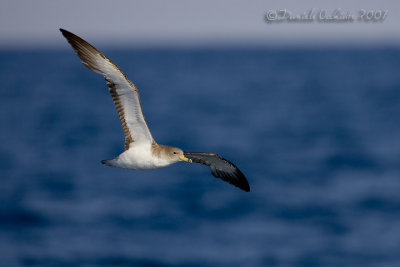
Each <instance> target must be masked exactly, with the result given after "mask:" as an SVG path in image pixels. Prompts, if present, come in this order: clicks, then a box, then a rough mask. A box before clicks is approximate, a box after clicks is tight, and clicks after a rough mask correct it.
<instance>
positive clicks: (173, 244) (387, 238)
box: [0, 48, 400, 266]
mask: <svg viewBox="0 0 400 267" xmlns="http://www.w3.org/2000/svg"><path fill="white" fill-rule="evenodd" d="M104 52H105V54H106V55H108V56H109V57H110V58H111V59H112V60H113V61H115V62H116V63H117V64H118V65H119V66H120V67H121V69H122V70H123V71H124V72H125V73H126V75H127V76H128V77H129V78H130V79H131V80H132V81H133V82H134V83H135V84H136V86H137V87H138V88H139V91H140V94H141V101H142V106H143V109H144V114H145V116H146V119H147V121H148V124H149V127H150V129H151V131H152V133H153V136H154V138H155V140H156V141H157V142H158V143H160V144H167V145H173V146H178V147H180V148H182V149H183V150H188V151H205V152H216V153H219V154H221V155H223V156H224V157H226V158H227V159H229V160H231V161H233V162H235V163H236V164H237V165H238V166H239V167H240V168H241V170H242V171H243V172H244V173H245V174H246V176H247V177H248V180H249V183H250V186H251V189H252V191H251V192H250V193H246V192H243V191H240V190H239V189H237V188H235V187H233V186H231V185H229V184H227V183H224V182H222V181H220V180H218V179H215V178H213V177H212V176H211V174H210V171H209V169H208V168H206V167H205V166H201V165H197V164H191V165H190V164H186V163H179V164H175V165H173V166H171V167H168V168H164V169H159V170H151V171H130V170H124V169H117V168H110V167H107V166H104V165H101V164H100V160H102V159H107V158H111V157H114V156H117V155H118V154H119V153H120V152H122V149H123V134H122V130H121V127H120V124H119V120H118V117H117V114H116V111H115V109H114V106H113V103H112V101H111V97H110V96H109V93H108V90H107V87H106V85H105V83H104V80H103V79H102V78H101V76H99V75H96V74H94V73H92V72H91V71H89V70H87V69H86V68H84V67H83V66H82V65H81V64H80V62H79V60H78V58H77V57H76V55H75V54H74V53H73V51H72V50H64V51H7V50H3V51H1V52H0V78H1V84H2V85H1V89H0V95H1V98H0V107H1V116H0V124H1V131H0V138H1V145H0V177H1V184H0V199H1V201H0V265H1V266H399V265H400V253H399V252H400V227H399V225H400V194H399V190H400V180H399V177H400V141H399V136H400V115H399V114H400V75H399V74H400V51H399V50H397V49H384V48H381V49H378V48H376V49H364V50H356V49H354V50H351V49H303V50H294V49H287V50H279V49H270V50H239V49H238V50H229V51H222V50H211V49H210V50H182V51H180V50H133V51H129V50H123V51H116V50H106V51H104Z"/></svg>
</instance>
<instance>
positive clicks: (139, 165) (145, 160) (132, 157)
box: [115, 144, 175, 170]
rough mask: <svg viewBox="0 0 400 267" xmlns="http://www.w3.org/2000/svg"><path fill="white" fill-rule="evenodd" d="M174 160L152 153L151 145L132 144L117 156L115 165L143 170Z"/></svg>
mask: <svg viewBox="0 0 400 267" xmlns="http://www.w3.org/2000/svg"><path fill="white" fill-rule="evenodd" d="M172 163H175V161H171V160H168V159H165V158H160V157H157V156H155V155H153V154H152V150H151V145H147V144H146V145H133V146H131V147H130V148H129V149H128V150H126V151H125V152H124V153H122V154H121V155H119V156H118V158H117V159H116V161H115V166H116V167H120V168H126V169H134V170H145V169H157V168H161V167H165V166H168V165H170V164H172Z"/></svg>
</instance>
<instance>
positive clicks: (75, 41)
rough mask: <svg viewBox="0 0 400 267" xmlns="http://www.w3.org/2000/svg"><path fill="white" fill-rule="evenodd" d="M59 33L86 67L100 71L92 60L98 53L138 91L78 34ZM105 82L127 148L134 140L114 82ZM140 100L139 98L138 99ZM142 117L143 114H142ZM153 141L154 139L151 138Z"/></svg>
mask: <svg viewBox="0 0 400 267" xmlns="http://www.w3.org/2000/svg"><path fill="white" fill-rule="evenodd" d="M60 31H61V33H62V34H63V35H64V37H65V38H66V39H67V40H68V42H69V43H70V45H71V46H72V48H73V49H74V50H75V51H76V53H77V54H78V56H79V57H80V58H81V60H82V64H83V65H85V66H86V67H88V68H89V69H91V70H93V71H95V72H100V73H101V70H100V67H99V66H98V65H97V63H96V61H95V60H94V57H95V56H97V55H100V56H101V57H102V58H104V59H105V60H107V61H108V62H110V63H111V64H112V65H113V66H114V67H115V68H116V69H117V70H118V71H119V72H121V74H122V75H123V76H124V78H125V79H126V80H127V81H128V82H129V83H130V84H131V86H132V88H133V89H134V90H135V91H136V92H137V93H138V90H137V88H136V86H135V85H134V84H133V83H132V82H131V81H130V80H129V79H128V78H127V77H126V76H125V74H124V73H123V72H122V71H121V70H120V68H118V66H117V65H115V64H114V62H112V61H111V60H110V59H109V58H107V57H106V56H105V55H104V54H103V53H101V52H100V51H99V50H97V49H96V48H95V47H94V46H92V45H91V44H89V43H88V42H86V41H85V40H83V39H82V38H80V37H79V36H77V35H75V34H73V33H71V32H69V31H67V30H64V29H60ZM106 83H107V85H108V89H109V91H110V94H111V97H112V99H113V101H114V104H115V107H116V109H117V112H118V117H119V120H120V121H121V125H122V130H123V131H124V135H125V150H128V149H129V145H130V144H131V143H132V142H133V141H134V139H133V137H132V135H131V133H130V131H129V129H128V127H127V125H126V121H125V114H124V109H123V107H122V104H121V100H120V98H119V95H118V93H117V91H116V88H115V84H114V83H113V82H112V81H110V80H108V79H107V78H106ZM139 101H140V100H139ZM143 117H144V116H143ZM153 142H154V143H155V141H154V140H153Z"/></svg>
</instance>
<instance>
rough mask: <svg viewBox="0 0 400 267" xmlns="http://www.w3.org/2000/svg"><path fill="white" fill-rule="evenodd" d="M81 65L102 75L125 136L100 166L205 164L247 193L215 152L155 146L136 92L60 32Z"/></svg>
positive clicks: (95, 53)
mask: <svg viewBox="0 0 400 267" xmlns="http://www.w3.org/2000/svg"><path fill="white" fill-rule="evenodd" d="M60 31H61V33H62V34H63V35H64V37H65V38H66V39H67V40H68V42H69V43H70V45H71V46H72V48H73V49H74V50H75V52H76V53H77V54H78V56H79V57H80V59H81V60H82V63H83V65H85V66H86V67H88V68H89V69H91V70H92V71H94V72H96V73H99V74H101V75H103V76H104V78H105V80H106V83H107V85H108V89H109V91H110V94H111V97H112V99H113V101H114V104H115V107H116V109H117V112H118V116H119V119H120V121H121V124H122V129H123V131H124V134H125V151H124V152H123V153H121V154H120V155H119V156H118V157H116V158H113V159H108V160H102V161H101V163H103V164H105V165H108V166H113V167H119V168H126V169H133V170H145V169H157V168H162V167H166V166H168V165H171V164H173V163H176V162H178V161H186V162H189V163H191V162H196V163H200V164H204V165H207V166H209V167H210V168H211V173H212V175H214V176H215V177H217V178H221V179H222V180H224V181H226V182H228V183H230V184H232V185H234V186H236V187H239V188H240V189H242V190H244V191H247V192H249V191H250V186H249V183H248V182H247V179H246V177H245V176H244V175H243V173H242V172H241V171H240V170H239V168H238V167H236V165H235V164H233V163H232V162H230V161H228V160H227V159H224V158H223V157H221V156H219V155H218V154H215V153H203V152H183V151H182V150H181V149H179V148H176V147H171V146H164V145H159V144H157V143H156V141H155V140H154V138H153V136H152V135H151V133H150V130H149V127H148V126H147V123H146V121H145V119H144V115H143V111H142V107H141V105H140V99H139V92H138V90H137V88H136V87H135V85H134V84H133V83H132V82H131V81H130V80H129V79H128V78H127V77H126V76H125V74H124V73H123V72H122V71H121V70H120V69H119V68H118V66H117V65H115V64H114V63H113V62H112V61H111V60H110V59H109V58H107V57H106V56H105V55H104V54H103V53H101V52H100V51H99V50H97V49H96V48H95V47H94V46H92V45H91V44H89V43H88V42H86V41H85V40H83V39H82V38H80V37H78V36H76V35H75V34H73V33H71V32H69V31H66V30H64V29H60Z"/></svg>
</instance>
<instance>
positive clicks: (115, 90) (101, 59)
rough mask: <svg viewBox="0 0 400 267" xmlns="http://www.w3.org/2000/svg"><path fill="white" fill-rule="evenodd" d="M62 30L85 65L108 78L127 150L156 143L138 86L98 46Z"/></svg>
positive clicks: (107, 81)
mask: <svg viewBox="0 0 400 267" xmlns="http://www.w3.org/2000/svg"><path fill="white" fill-rule="evenodd" d="M60 31H61V33H62V34H63V35H64V37H65V38H66V39H67V40H68V42H69V43H70V45H71V46H72V48H73V49H74V50H75V51H76V53H77V54H78V56H79V57H80V58H81V60H82V63H83V65H85V66H86V67H88V68H89V69H91V70H93V71H94V72H97V73H99V74H101V75H103V76H104V78H105V79H106V83H107V85H108V88H109V90H110V94H111V96H112V99H113V101H114V104H115V107H116V109H117V112H118V116H119V119H120V121H121V124H122V129H123V131H124V134H125V150H128V149H129V146H130V145H131V144H132V143H133V142H135V143H150V144H151V143H155V141H154V139H153V137H152V135H151V133H150V130H149V128H148V126H147V123H146V121H145V119H144V115H143V112H142V107H141V105H140V99H139V93H138V90H137V89H136V87H135V85H134V84H133V83H132V82H131V81H130V80H129V79H128V78H127V77H126V76H125V74H124V73H123V72H122V71H121V70H120V69H119V68H118V66H117V65H115V64H114V63H113V62H112V61H111V60H110V59H108V58H107V57H106V56H105V55H103V54H102V53H101V52H100V51H99V50H97V49H96V48H95V47H94V46H92V45H91V44H89V43H88V42H86V41H85V40H83V39H82V38H80V37H78V36H76V35H75V34H73V33H71V32H69V31H66V30H64V29H60Z"/></svg>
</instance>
